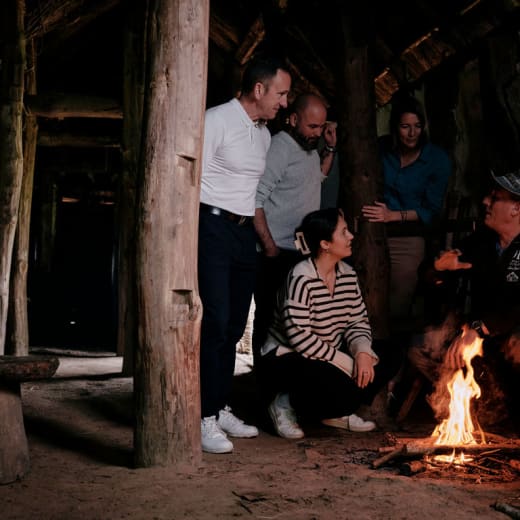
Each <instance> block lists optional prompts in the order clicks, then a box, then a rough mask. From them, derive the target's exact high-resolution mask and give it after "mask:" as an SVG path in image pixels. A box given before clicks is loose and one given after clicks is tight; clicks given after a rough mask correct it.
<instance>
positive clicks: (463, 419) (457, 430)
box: [432, 330, 482, 446]
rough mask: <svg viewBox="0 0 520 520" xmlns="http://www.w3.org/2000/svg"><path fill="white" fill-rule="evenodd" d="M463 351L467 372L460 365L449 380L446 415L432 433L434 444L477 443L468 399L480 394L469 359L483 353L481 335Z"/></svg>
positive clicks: (464, 332) (477, 396)
mask: <svg viewBox="0 0 520 520" xmlns="http://www.w3.org/2000/svg"><path fill="white" fill-rule="evenodd" d="M465 334H466V330H464V331H463V333H462V338H464V336H465ZM462 355H463V358H464V362H465V364H466V375H464V373H463V371H462V370H460V369H459V370H457V371H456V372H455V374H454V375H453V377H452V378H451V380H450V381H449V382H448V391H449V393H450V404H449V416H448V418H447V419H444V420H443V421H442V422H441V423H440V424H439V425H437V427H436V428H435V430H434V432H433V433H432V437H436V436H438V437H437V440H436V441H435V444H437V445H452V446H456V445H462V444H477V441H476V440H475V437H474V436H473V432H474V431H475V427H474V425H473V421H472V419H471V409H470V403H471V399H473V398H476V399H478V398H479V397H480V387H479V386H478V384H477V382H476V381H475V378H474V377H473V367H472V365H471V360H472V359H473V358H474V357H475V356H481V355H482V339H481V338H476V339H475V341H474V342H473V343H471V344H469V345H467V346H466V347H465V348H464V352H463V354H462Z"/></svg>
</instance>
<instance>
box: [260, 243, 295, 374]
mask: <svg viewBox="0 0 520 520" xmlns="http://www.w3.org/2000/svg"><path fill="white" fill-rule="evenodd" d="M300 260H303V256H302V255H301V254H300V253H299V252H298V251H292V250H290V249H280V254H279V255H278V256H265V255H264V254H263V253H258V270H257V274H256V285H255V319H254V323H253V338H252V343H253V357H254V362H255V366H256V364H257V363H258V358H259V356H260V349H261V348H262V346H263V345H264V343H265V340H266V338H267V331H268V329H269V327H270V325H271V322H272V321H273V315H274V310H275V308H276V296H277V293H278V290H279V289H280V287H282V286H283V284H284V283H285V281H286V279H287V275H288V274H289V271H290V270H291V269H292V268H293V267H294V266H295V265H296V264H297V263H298V262H299V261H300Z"/></svg>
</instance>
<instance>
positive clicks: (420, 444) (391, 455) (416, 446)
mask: <svg viewBox="0 0 520 520" xmlns="http://www.w3.org/2000/svg"><path fill="white" fill-rule="evenodd" d="M383 450H384V451H383V452H384V453H385V454H384V455H382V456H381V457H379V458H377V459H376V460H374V461H373V462H372V467H373V468H379V467H381V466H383V465H384V464H386V463H387V462H390V461H392V460H395V459H397V458H399V457H418V456H424V455H432V454H434V453H445V452H452V451H453V450H459V451H463V452H464V453H485V452H487V451H493V452H494V451H499V450H500V451H517V450H520V440H513V439H512V440H510V441H508V442H504V443H500V444H491V443H483V444H465V445H463V446H461V445H460V444H456V445H453V444H439V445H437V444H433V441H432V440H431V439H423V440H416V441H414V442H409V443H406V444H399V445H396V446H394V447H393V449H391V450H390V448H386V447H385V448H383ZM389 450H390V451H389Z"/></svg>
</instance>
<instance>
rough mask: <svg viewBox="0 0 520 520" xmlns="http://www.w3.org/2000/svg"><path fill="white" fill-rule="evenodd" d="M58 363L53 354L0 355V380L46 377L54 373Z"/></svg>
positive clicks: (13, 380)
mask: <svg viewBox="0 0 520 520" xmlns="http://www.w3.org/2000/svg"><path fill="white" fill-rule="evenodd" d="M59 364H60V362H59V359H58V358H57V357H54V356H0V381H8V382H23V381H35V380H37V379H48V378H49V377H52V376H53V375H54V374H55V372H56V370H57V369H58V366H59Z"/></svg>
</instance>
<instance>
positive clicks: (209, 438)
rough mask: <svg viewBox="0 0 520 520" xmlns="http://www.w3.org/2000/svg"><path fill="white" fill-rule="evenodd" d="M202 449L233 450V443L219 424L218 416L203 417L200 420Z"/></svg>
mask: <svg viewBox="0 0 520 520" xmlns="http://www.w3.org/2000/svg"><path fill="white" fill-rule="evenodd" d="M200 432H201V444H202V451H205V452H207V453H229V452H231V451H233V443H232V442H231V441H230V440H229V439H228V438H227V437H226V434H225V433H224V432H223V431H222V430H221V429H220V427H219V425H218V424H217V418H216V417H215V416H214V415H212V416H211V417H203V418H202V420H201V421H200Z"/></svg>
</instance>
